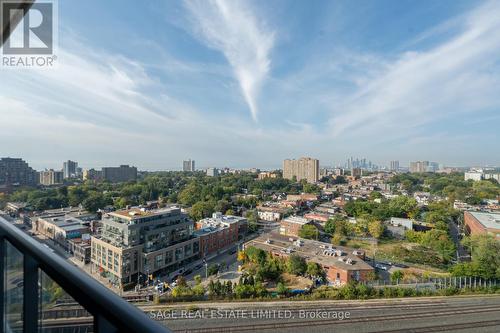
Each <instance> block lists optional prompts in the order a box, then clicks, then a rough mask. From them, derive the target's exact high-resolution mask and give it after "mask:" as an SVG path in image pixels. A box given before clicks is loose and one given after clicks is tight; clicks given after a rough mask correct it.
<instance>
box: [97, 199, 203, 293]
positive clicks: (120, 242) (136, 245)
mask: <svg viewBox="0 0 500 333" xmlns="http://www.w3.org/2000/svg"><path fill="white" fill-rule="evenodd" d="M101 223H102V228H101V234H100V235H99V236H92V240H91V243H92V252H91V262H92V264H93V265H94V266H96V268H97V269H98V270H99V271H100V272H105V273H106V275H107V276H108V278H110V279H111V280H112V281H113V282H114V283H115V284H116V285H117V286H120V287H121V286H123V284H127V283H132V282H134V283H135V282H137V281H138V279H139V276H149V275H150V274H151V275H154V276H156V275H158V274H166V273H170V272H174V271H176V270H178V269H179V268H181V267H183V266H185V265H186V264H188V263H190V262H192V261H194V260H195V259H197V258H198V257H199V252H200V243H199V238H197V237H195V236H193V232H194V223H193V221H191V220H190V219H189V217H188V216H187V215H186V214H185V213H183V212H182V211H181V209H180V208H177V207H169V208H162V209H157V210H145V209H139V208H133V209H129V210H122V211H116V212H112V213H108V214H106V215H104V216H103V218H102V220H101ZM143 281H145V280H143Z"/></svg>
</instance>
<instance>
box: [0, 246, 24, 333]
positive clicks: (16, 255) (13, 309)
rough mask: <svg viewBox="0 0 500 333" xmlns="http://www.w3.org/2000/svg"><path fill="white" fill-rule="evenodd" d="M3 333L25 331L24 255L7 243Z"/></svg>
mask: <svg viewBox="0 0 500 333" xmlns="http://www.w3.org/2000/svg"><path fill="white" fill-rule="evenodd" d="M4 265H5V266H4V267H5V271H4V284H5V285H4V312H5V313H4V316H5V323H4V325H5V327H3V332H22V331H23V318H22V315H21V313H22V312H23V282H24V281H23V254H22V253H21V252H20V251H19V250H18V249H17V248H16V247H15V246H14V245H12V244H11V243H10V242H9V241H7V240H6V241H5V262H4Z"/></svg>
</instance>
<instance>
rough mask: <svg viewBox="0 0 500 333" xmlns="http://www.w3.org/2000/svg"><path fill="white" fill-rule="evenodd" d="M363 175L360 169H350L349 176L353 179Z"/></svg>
mask: <svg viewBox="0 0 500 333" xmlns="http://www.w3.org/2000/svg"><path fill="white" fill-rule="evenodd" d="M362 175H363V170H362V169H361V168H352V169H351V176H352V177H354V178H360V177H361V176H362Z"/></svg>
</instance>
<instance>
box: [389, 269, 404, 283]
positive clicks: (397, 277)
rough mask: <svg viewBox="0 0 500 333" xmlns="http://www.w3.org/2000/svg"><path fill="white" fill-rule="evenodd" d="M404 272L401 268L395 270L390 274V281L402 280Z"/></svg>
mask: <svg viewBox="0 0 500 333" xmlns="http://www.w3.org/2000/svg"><path fill="white" fill-rule="evenodd" d="M403 277H404V273H403V271H401V270H397V271H395V272H393V273H392V274H391V281H392V282H398V281H401V280H403Z"/></svg>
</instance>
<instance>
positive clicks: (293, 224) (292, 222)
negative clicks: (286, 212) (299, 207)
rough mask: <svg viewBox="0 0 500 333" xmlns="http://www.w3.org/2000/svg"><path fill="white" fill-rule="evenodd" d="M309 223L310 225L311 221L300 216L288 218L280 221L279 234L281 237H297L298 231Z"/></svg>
mask: <svg viewBox="0 0 500 333" xmlns="http://www.w3.org/2000/svg"><path fill="white" fill-rule="evenodd" d="M309 223H311V221H310V220H308V219H306V218H303V217H300V216H289V217H287V218H286V219H283V220H281V222H280V229H279V233H280V234H281V235H283V236H294V237H298V236H299V232H300V229H301V228H302V227H303V226H304V225H306V224H309Z"/></svg>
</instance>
